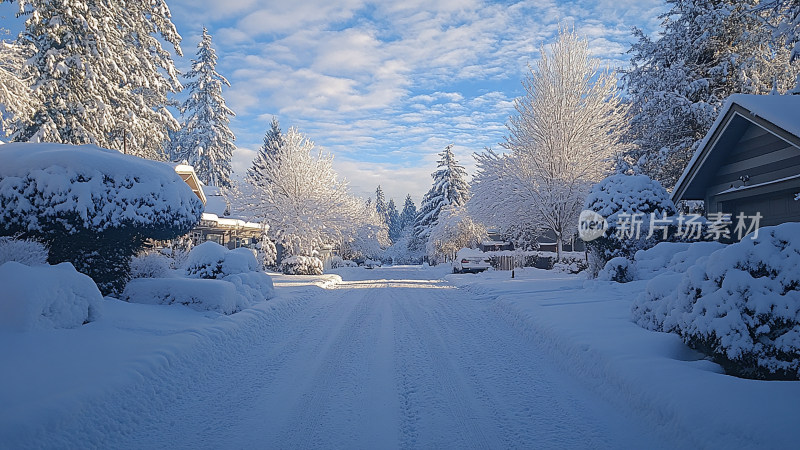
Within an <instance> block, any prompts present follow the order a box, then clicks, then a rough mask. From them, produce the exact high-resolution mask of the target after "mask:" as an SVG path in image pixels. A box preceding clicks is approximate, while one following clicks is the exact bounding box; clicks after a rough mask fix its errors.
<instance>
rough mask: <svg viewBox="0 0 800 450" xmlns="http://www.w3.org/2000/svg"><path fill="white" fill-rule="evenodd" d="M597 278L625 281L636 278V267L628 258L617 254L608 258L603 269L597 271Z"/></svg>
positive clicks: (618, 281)
mask: <svg viewBox="0 0 800 450" xmlns="http://www.w3.org/2000/svg"><path fill="white" fill-rule="evenodd" d="M597 279H598V280H604V281H616V282H617V283H627V282H629V281H633V280H635V279H636V269H635V267H634V264H633V262H632V261H631V260H630V259H628V258H625V257H624V256H617V257H614V258H611V259H609V260H608V262H607V263H606V265H605V266H604V267H603V269H602V270H600V272H598V273H597Z"/></svg>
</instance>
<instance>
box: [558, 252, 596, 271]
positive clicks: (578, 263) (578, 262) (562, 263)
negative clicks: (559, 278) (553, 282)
mask: <svg viewBox="0 0 800 450" xmlns="http://www.w3.org/2000/svg"><path fill="white" fill-rule="evenodd" d="M588 267H589V264H588V263H587V262H586V258H585V257H583V256H579V257H575V256H562V257H561V260H559V261H558V262H557V263H555V264H554V265H553V270H554V271H556V272H564V273H580V272H583V271H584V270H586V269H587V268H588Z"/></svg>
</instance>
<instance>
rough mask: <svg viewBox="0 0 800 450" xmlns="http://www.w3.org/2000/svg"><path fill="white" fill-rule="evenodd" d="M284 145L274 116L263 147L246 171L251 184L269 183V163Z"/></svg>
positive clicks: (270, 180) (270, 179)
mask: <svg viewBox="0 0 800 450" xmlns="http://www.w3.org/2000/svg"><path fill="white" fill-rule="evenodd" d="M283 145H284V140H283V134H282V133H281V126H280V124H279V123H278V119H277V118H275V116H273V117H272V122H270V128H269V130H267V133H266V134H265V135H264V145H262V146H261V148H260V149H258V154H257V155H256V157H255V158H254V159H253V165H252V166H251V167H250V168H249V169H247V176H248V177H249V178H250V180H251V182H252V183H255V184H259V185H265V184H269V183H271V182H272V181H273V180H272V178H271V174H272V171H271V170H270V169H269V164H270V161H273V159H274V156H275V155H277V154H278V152H279V151H280V149H281V148H282V147H283Z"/></svg>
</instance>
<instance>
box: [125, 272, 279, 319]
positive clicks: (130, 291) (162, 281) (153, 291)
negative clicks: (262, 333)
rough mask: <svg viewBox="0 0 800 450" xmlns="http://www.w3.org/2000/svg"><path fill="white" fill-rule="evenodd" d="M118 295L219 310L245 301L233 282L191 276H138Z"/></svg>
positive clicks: (136, 300) (226, 311)
mask: <svg viewBox="0 0 800 450" xmlns="http://www.w3.org/2000/svg"><path fill="white" fill-rule="evenodd" d="M264 276H267V275H266V274H264ZM120 298H121V299H122V300H125V301H127V302H131V303H145V304H150V305H174V304H179V305H186V306H188V307H190V308H192V309H195V310H198V311H216V312H218V313H221V314H233V313H235V312H236V311H239V310H240V309H241V304H242V303H243V302H244V299H243V298H242V296H241V295H240V294H239V293H238V292H237V290H236V286H235V285H234V284H233V283H229V282H227V281H222V280H207V279H193V278H137V279H134V280H131V281H130V282H129V283H128V284H127V285H126V286H125V290H124V291H123V292H122V295H121V296H120Z"/></svg>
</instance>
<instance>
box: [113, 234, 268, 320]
mask: <svg viewBox="0 0 800 450" xmlns="http://www.w3.org/2000/svg"><path fill="white" fill-rule="evenodd" d="M183 273H184V274H185V276H186V277H187V278H174V277H173V278H169V276H172V275H173V273H172V272H171V271H168V272H166V276H167V277H160V278H139V279H134V280H131V281H130V282H129V283H128V285H127V286H126V287H125V291H124V292H123V293H122V299H124V300H126V301H129V302H134V303H150V304H160V305H172V304H181V305H186V306H189V307H191V308H194V309H197V310H200V311H216V312H219V313H222V314H233V313H235V312H237V311H241V310H242V309H245V308H248V307H250V306H251V305H253V304H254V303H256V302H260V301H264V300H267V299H270V298H272V297H274V296H275V289H274V287H273V284H272V279H271V278H270V277H269V275H267V274H266V273H264V272H262V271H261V270H260V266H259V264H258V261H256V256H255V251H253V250H250V249H248V248H237V249H234V250H228V249H227V248H225V247H223V246H221V245H219V244H217V243H215V242H205V243H203V244H200V245H197V246H195V247H194V248H192V250H190V251H189V255H188V256H187V258H186V263H185V267H184V270H183Z"/></svg>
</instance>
